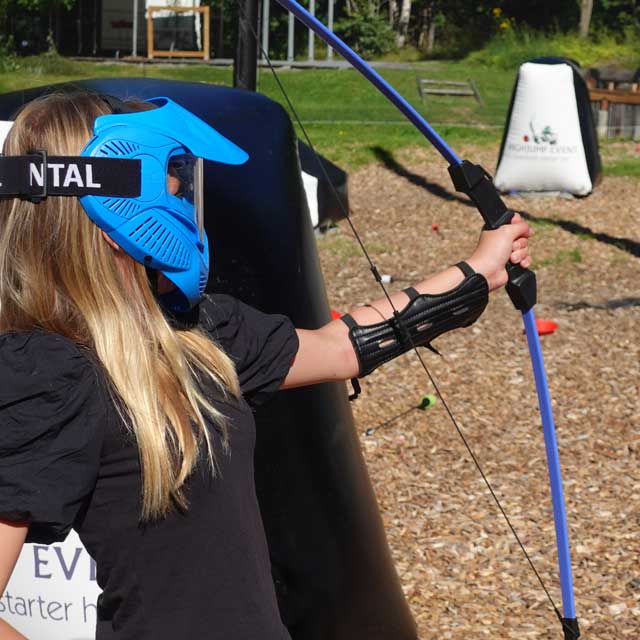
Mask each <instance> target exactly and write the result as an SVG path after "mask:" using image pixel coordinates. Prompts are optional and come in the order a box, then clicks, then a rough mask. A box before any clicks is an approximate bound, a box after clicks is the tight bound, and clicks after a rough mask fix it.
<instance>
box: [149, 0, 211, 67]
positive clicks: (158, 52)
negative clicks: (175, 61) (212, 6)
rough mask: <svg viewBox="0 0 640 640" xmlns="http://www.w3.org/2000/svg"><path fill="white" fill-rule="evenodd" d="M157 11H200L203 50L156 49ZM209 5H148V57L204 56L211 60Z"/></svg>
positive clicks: (205, 58) (203, 57)
mask: <svg viewBox="0 0 640 640" xmlns="http://www.w3.org/2000/svg"><path fill="white" fill-rule="evenodd" d="M157 11H173V12H175V13H199V14H200V15H201V16H202V26H203V28H204V34H203V38H202V51H182V50H175V49H174V50H173V51H165V50H163V49H155V48H154V46H153V14H154V13H155V12H157ZM210 26H211V25H210V21H209V7H208V6H204V7H171V6H169V7H147V57H148V58H149V59H152V58H154V57H158V58H159V57H162V56H164V57H169V58H173V57H175V58H202V59H203V60H209V57H210V50H211V38H210V33H209V29H210Z"/></svg>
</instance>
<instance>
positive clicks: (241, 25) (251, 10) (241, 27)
mask: <svg viewBox="0 0 640 640" xmlns="http://www.w3.org/2000/svg"><path fill="white" fill-rule="evenodd" d="M239 4H240V12H239V15H238V42H237V45H236V57H235V60H234V65H233V86H234V87H237V88H239V89H247V90H249V91H255V90H256V82H257V79H258V74H257V71H258V42H257V40H256V38H255V37H254V36H253V34H254V33H257V32H258V6H259V5H258V0H239Z"/></svg>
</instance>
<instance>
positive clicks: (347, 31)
mask: <svg viewBox="0 0 640 640" xmlns="http://www.w3.org/2000/svg"><path fill="white" fill-rule="evenodd" d="M335 32H336V33H337V34H338V35H339V36H340V37H341V38H342V39H343V40H344V41H345V42H346V43H347V44H348V45H349V46H350V47H352V48H353V49H354V51H356V52H357V53H358V54H359V55H361V56H362V57H363V58H368V59H371V58H378V57H380V56H382V55H384V54H385V53H389V52H390V51H393V50H394V49H395V48H396V40H395V34H394V32H393V30H392V29H391V27H390V26H389V22H388V20H387V19H386V18H383V17H382V16H379V15H377V14H375V13H371V12H367V13H361V14H357V15H352V16H349V17H348V18H343V19H342V20H339V21H338V22H336V24H335Z"/></svg>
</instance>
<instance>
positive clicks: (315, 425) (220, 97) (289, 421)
mask: <svg viewBox="0 0 640 640" xmlns="http://www.w3.org/2000/svg"><path fill="white" fill-rule="evenodd" d="M73 87H81V88H84V89H87V90H91V91H95V92H100V93H103V94H110V95H115V96H118V97H120V98H127V97H139V98H150V97H154V96H167V97H170V98H172V99H173V100H176V101H177V102H179V103H180V104H182V105H183V106H184V107H186V108H187V109H189V110H190V111H192V112H193V113H195V114H197V115H198V116H199V117H201V118H202V119H204V120H205V121H207V122H209V123H210V124H211V125H212V126H214V127H215V128H216V129H218V130H219V131H220V132H221V133H222V134H223V135H225V136H228V137H229V138H230V139H231V140H233V141H234V142H236V143H237V144H238V145H240V146H241V147H242V148H243V149H245V150H247V151H248V153H249V154H250V160H249V161H248V162H247V164H245V165H243V166H241V167H228V166H224V165H216V166H215V167H213V166H212V165H210V164H209V163H207V165H208V166H206V168H205V185H206V188H205V189H206V191H205V204H206V212H207V218H206V228H207V232H208V235H209V238H210V246H211V264H212V271H211V277H210V279H209V284H208V290H210V291H217V292H224V293H230V294H232V295H234V296H236V297H238V298H240V299H241V300H243V301H245V302H247V303H249V304H251V305H253V306H255V307H257V308H259V309H261V310H263V311H266V312H279V313H284V314H286V315H288V316H289V317H291V318H292V320H293V321H294V323H295V324H296V326H298V327H301V328H315V327H318V326H321V325H322V324H324V323H326V322H327V321H329V319H330V314H329V307H328V304H327V299H326V294H325V289H324V284H323V280H322V275H321V272H320V268H319V263H318V256H317V252H316V247H315V239H314V234H313V230H312V228H311V223H310V220H309V215H308V210H307V204H306V199H305V195H304V192H303V188H302V182H301V178H300V164H299V159H298V155H297V144H296V139H295V135H294V131H293V127H292V126H291V122H290V120H289V118H288V116H287V114H286V112H285V111H284V109H282V108H281V107H280V106H279V105H278V104H276V103H275V102H272V101H270V100H268V99H267V98H265V97H263V96H261V95H259V94H255V93H250V92H244V91H237V90H233V89H229V88H225V87H219V86H210V85H205V84H196V83H184V82H175V81H168V80H167V81H165V80H155V79H101V80H87V81H82V82H78V83H76V84H75V85H55V86H49V87H40V88H36V89H32V90H29V91H18V92H14V93H10V94H5V95H2V96H0V119H9V118H10V117H11V115H12V114H13V112H14V111H15V110H16V109H17V108H18V107H19V106H20V105H22V104H23V103H25V102H27V101H29V100H32V99H33V98H35V97H37V96H38V95H41V94H45V93H50V92H52V91H60V90H68V89H70V88H73ZM257 422H258V443H257V450H256V483H257V487H258V495H259V500H260V507H261V510H262V515H263V519H264V524H265V528H266V531H267V537H268V541H269V547H270V552H271V562H272V569H273V577H274V581H275V584H276V590H277V593H278V599H279V604H280V610H281V614H282V618H283V620H284V622H285V624H286V625H287V627H288V628H289V631H290V633H291V635H292V636H293V638H294V639H295V640H316V639H317V640H357V639H362V640H365V639H366V640H413V639H414V638H417V634H416V629H415V624H414V622H413V619H412V618H411V615H410V613H409V610H408V607H407V604H406V602H405V600H404V597H403V594H402V590H401V588H400V584H399V580H398V577H397V575H396V572H395V569H394V567H393V564H392V561H391V558H390V554H389V550H388V547H387V542H386V539H385V534H384V531H383V527H382V521H381V518H380V515H379V512H378V507H377V504H376V500H375V497H374V494H373V491H372V488H371V484H370V481H369V478H368V475H367V471H366V468H365V465H364V462H363V458H362V455H361V451H360V446H359V442H358V439H357V437H356V434H355V430H354V425H353V419H352V414H351V411H350V408H349V403H348V400H347V391H346V387H345V385H344V384H322V385H317V386H314V387H310V388H306V389H297V390H292V391H286V392H281V393H279V394H277V396H276V398H275V399H274V401H273V402H271V403H269V404H268V405H267V406H266V407H265V408H264V409H262V410H260V411H259V413H258V414H257ZM212 597H215V595H214V594H212Z"/></svg>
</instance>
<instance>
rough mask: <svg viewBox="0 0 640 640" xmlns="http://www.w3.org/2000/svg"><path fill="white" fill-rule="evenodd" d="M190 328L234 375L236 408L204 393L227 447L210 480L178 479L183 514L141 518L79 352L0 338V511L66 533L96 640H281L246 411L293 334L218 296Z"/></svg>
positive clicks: (292, 343)
mask: <svg viewBox="0 0 640 640" xmlns="http://www.w3.org/2000/svg"><path fill="white" fill-rule="evenodd" d="M199 324H200V327H201V328H202V329H203V330H204V331H206V332H207V333H209V335H210V336H211V337H212V339H213V340H215V341H216V342H217V344H218V345H219V346H220V347H222V349H223V350H224V351H225V352H226V353H227V354H228V355H230V356H231V358H232V359H233V360H234V362H235V363H236V369H237V372H238V376H239V379H240V385H241V388H242V392H243V399H242V400H241V401H240V402H237V401H223V400H222V399H221V398H220V394H219V393H215V392H213V391H212V393H211V394H210V397H211V400H212V402H213V404H214V406H215V407H216V408H217V409H219V410H220V411H222V412H223V413H224V414H225V415H226V416H227V418H228V422H229V442H230V452H229V453H225V452H223V451H222V450H221V447H220V446H219V444H215V455H216V459H217V463H218V468H219V471H218V473H217V475H216V476H215V477H212V476H211V474H210V473H209V472H208V471H207V470H206V465H205V464H202V465H199V466H198V467H197V468H196V470H195V471H194V472H193V473H192V474H191V476H190V477H189V478H188V480H187V482H186V485H185V494H186V497H187V499H188V502H189V508H188V510H187V511H186V512H180V511H177V510H174V511H172V512H171V513H170V514H169V515H168V516H167V517H166V518H164V519H162V520H160V521H158V522H153V523H147V524H140V495H141V477H140V464H139V459H138V451H137V447H136V444H135V441H134V439H133V437H132V436H131V435H130V434H128V433H127V431H126V429H125V428H124V426H123V423H122V421H121V419H120V418H119V416H118V412H117V410H116V408H115V405H114V403H113V401H112V400H111V396H110V395H109V393H108V390H107V385H106V383H105V378H104V376H103V374H102V371H101V369H100V367H99V366H98V365H97V364H96V363H95V361H94V359H93V358H92V357H91V355H90V354H89V353H88V352H87V351H86V350H84V349H82V348H81V347H78V346H77V345H75V344H74V343H73V342H71V341H69V340H67V339H65V338H63V337H60V336H57V335H53V334H47V333H43V332H32V333H9V334H5V335H2V336H0V381H1V383H0V518H2V519H8V520H28V521H29V522H30V523H31V524H30V526H29V533H28V538H27V541H29V542H40V543H46V544H50V543H52V542H56V541H60V540H63V539H64V538H65V536H66V535H67V533H68V532H69V530H70V529H71V528H72V527H73V528H75V529H76V530H77V531H78V533H79V535H80V538H81V540H82V541H83V543H84V545H85V546H86V548H87V550H88V551H89V553H90V554H91V555H92V557H93V558H94V559H95V560H96V564H97V581H98V584H99V585H100V587H101V588H102V589H103V593H102V595H101V596H100V598H99V600H98V624H97V631H96V638H97V640H107V639H109V640H114V639H117V640H165V639H166V640H176V639H180V640H190V639H194V640H195V639H198V640H201V639H206V640H216V639H220V640H285V639H288V638H289V635H288V633H287V631H286V629H285V628H284V626H283V624H282V622H281V620H280V616H279V612H278V607H277V603H276V597H275V592H274V587H273V583H272V580H271V573H270V565H269V556H268V551H267V545H266V540H265V535H264V529H263V525H262V520H261V518H260V512H259V510H258V503H257V500H256V493H255V486H254V475H253V452H254V444H255V422H254V419H253V414H252V411H251V405H255V404H257V403H259V402H261V401H262V400H264V399H265V398H266V397H267V396H268V395H270V394H271V393H273V392H275V391H276V390H277V389H278V387H279V386H280V384H281V382H282V380H283V379H284V377H285V376H286V374H287V372H288V370H289V367H290V366H291V363H292V361H293V358H294V356H295V353H296V351H297V348H298V341H297V337H296V334H295V331H294V329H293V326H292V325H291V323H290V321H289V320H288V319H287V318H285V317H283V316H275V315H265V314H263V313H260V312H258V311H256V310H255V309H252V308H251V307H248V306H246V305H244V304H242V303H240V302H239V301H237V300H235V299H233V298H231V297H229V296H212V297H210V298H208V299H207V300H206V301H205V302H203V303H202V305H201V307H200V322H199ZM209 428H210V429H214V427H213V425H209ZM213 442H214V443H219V442H220V439H219V437H215V436H214V438H213Z"/></svg>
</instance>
